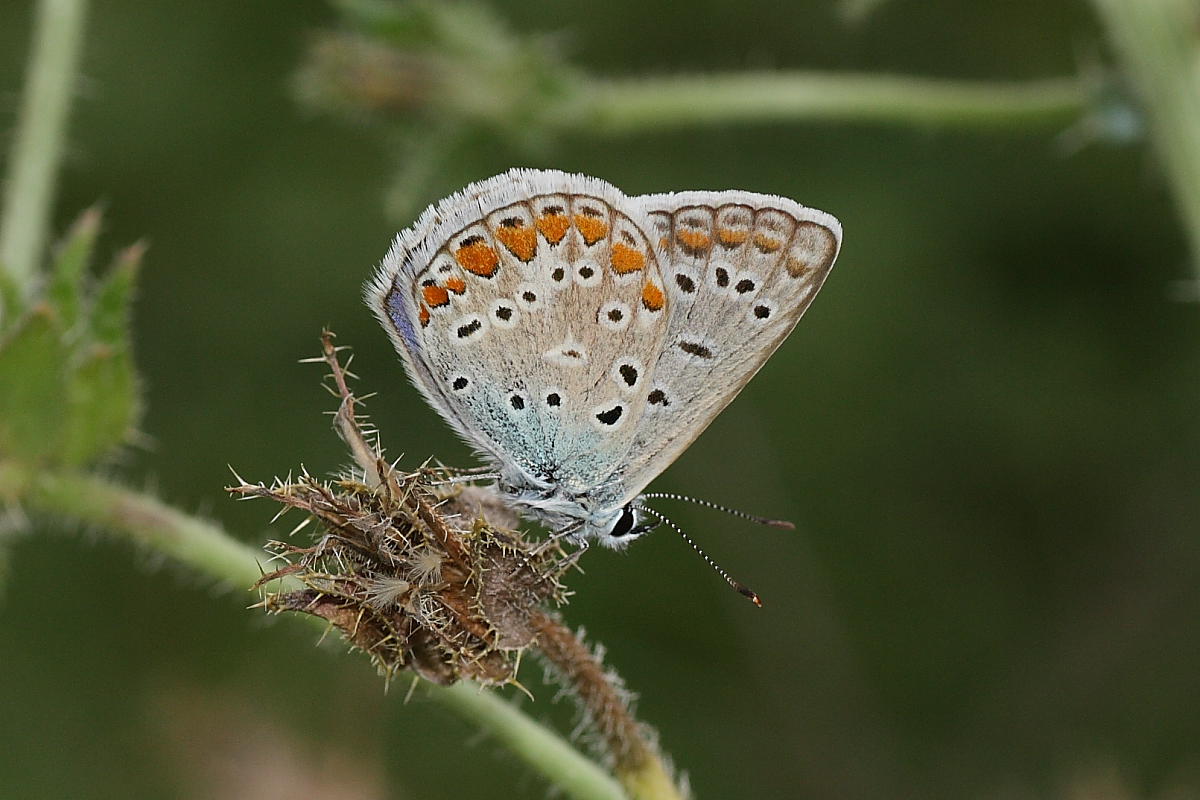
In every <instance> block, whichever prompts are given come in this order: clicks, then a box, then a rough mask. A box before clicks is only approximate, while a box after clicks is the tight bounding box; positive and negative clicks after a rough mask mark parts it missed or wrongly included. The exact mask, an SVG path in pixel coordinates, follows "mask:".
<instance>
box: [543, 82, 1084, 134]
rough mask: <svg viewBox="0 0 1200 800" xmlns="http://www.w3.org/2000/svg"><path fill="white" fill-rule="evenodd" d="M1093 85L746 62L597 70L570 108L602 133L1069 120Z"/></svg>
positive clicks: (1000, 124)
mask: <svg viewBox="0 0 1200 800" xmlns="http://www.w3.org/2000/svg"><path fill="white" fill-rule="evenodd" d="M1092 94H1093V92H1092V88H1091V87H1090V86H1089V85H1088V84H1087V83H1086V82H1085V81H1084V80H1082V79H1076V78H1060V79H1052V80H1041V81H1028V82H1024V83H997V82H969V81H945V80H927V79H921V78H911V77H900V76H872V75H837V74H822V73H810V72H790V73H789V72H759V73H754V72H747V73H739V74H736V75H708V76H702V75H695V76H678V77H669V78H641V79H635V80H620V81H603V80H594V81H591V82H590V84H589V86H588V87H587V89H586V90H585V91H584V92H583V93H582V94H581V96H580V97H579V98H578V100H577V105H576V106H575V108H574V111H573V112H572V114H571V116H572V118H573V120H572V121H574V122H576V123H577V124H580V125H582V126H584V127H587V128H588V129H590V130H597V131H598V132H601V133H627V132H634V131H641V130H657V129H664V128H678V127H685V126H691V125H698V124H718V123H727V122H745V121H766V122H769V121H794V120H803V119H816V120H820V121H823V122H833V121H857V122H888V123H903V124H917V125H928V126H938V127H964V128H1018V127H1028V126H1031V125H1056V124H1064V123H1068V122H1070V121H1072V120H1074V119H1076V118H1078V117H1079V116H1080V115H1081V114H1082V113H1084V112H1085V111H1086V109H1087V107H1088V105H1089V102H1090V101H1091V99H1092ZM563 121H564V122H567V120H566V119H564V120H563Z"/></svg>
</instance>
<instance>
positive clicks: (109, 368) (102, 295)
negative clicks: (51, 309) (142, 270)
mask: <svg viewBox="0 0 1200 800" xmlns="http://www.w3.org/2000/svg"><path fill="white" fill-rule="evenodd" d="M144 252H145V247H144V246H143V245H140V244H135V245H133V246H132V247H129V248H126V249H125V250H124V251H122V252H121V253H119V254H118V255H117V258H116V260H115V261H114V263H113V266H112V269H110V270H109V272H108V275H106V276H105V278H104V280H103V282H101V284H100V285H99V286H98V287H96V292H95V298H94V299H93V301H92V308H91V316H90V318H89V320H88V323H87V324H88V327H87V332H86V333H87V336H86V339H85V340H83V341H80V342H79V343H78V348H79V350H78V352H77V355H76V363H75V368H74V369H73V370H72V371H71V374H70V376H69V378H68V384H67V418H66V420H65V425H64V432H63V449H62V453H61V458H62V460H63V461H64V462H65V463H67V464H70V465H72V466H80V465H83V464H87V463H89V462H91V461H95V460H96V459H98V458H100V457H102V456H103V455H104V454H105V453H107V452H108V451H109V450H111V449H112V448H114V447H117V446H119V445H120V444H121V443H122V442H124V441H125V440H126V439H127V438H128V437H129V435H130V433H132V431H133V429H134V427H135V426H136V425H137V420H138V414H139V412H140V407H141V403H140V402H139V400H140V398H139V388H138V380H137V373H136V371H135V369H134V365H133V358H132V351H133V346H132V336H131V330H130V326H131V324H132V321H131V306H132V302H133V292H134V279H135V277H136V276H137V271H138V267H139V266H140V265H141V261H142V254H143V253H144Z"/></svg>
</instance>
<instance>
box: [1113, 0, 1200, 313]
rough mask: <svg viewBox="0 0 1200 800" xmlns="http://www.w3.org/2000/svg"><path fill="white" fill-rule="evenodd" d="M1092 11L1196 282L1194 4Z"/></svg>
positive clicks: (1156, 1)
mask: <svg viewBox="0 0 1200 800" xmlns="http://www.w3.org/2000/svg"><path fill="white" fill-rule="evenodd" d="M1093 5H1094V6H1095V7H1096V13H1097V14H1098V15H1099V17H1100V19H1101V20H1102V21H1103V22H1104V25H1105V27H1106V28H1107V29H1108V35H1109V38H1111V39H1112V41H1113V44H1114V45H1115V47H1116V50H1117V54H1118V55H1119V56H1120V58H1121V60H1122V62H1123V63H1124V65H1125V69H1126V71H1127V74H1128V76H1129V78H1130V80H1131V82H1132V83H1133V85H1134V87H1135V88H1136V89H1137V92H1138V95H1139V98H1140V100H1141V102H1142V107H1143V109H1144V110H1145V113H1146V118H1147V122H1148V125H1149V133H1150V138H1151V141H1152V142H1153V143H1154V146H1155V148H1156V150H1157V152H1158V156H1159V158H1160V159H1162V166H1163V171H1164V172H1165V174H1166V177H1167V180H1168V181H1169V182H1170V185H1171V190H1172V192H1173V193H1174V195H1175V203H1176V205H1177V206H1178V208H1179V215H1180V216H1181V217H1182V219H1183V224H1184V228H1185V230H1186V232H1187V236H1188V241H1189V244H1190V246H1191V250H1192V268H1193V270H1194V274H1195V278H1196V280H1197V281H1200V27H1198V26H1200V4H1197V3H1196V2H1195V0H1093ZM1191 294H1192V295H1193V296H1200V293H1197V292H1195V291H1194V292H1192V293H1191Z"/></svg>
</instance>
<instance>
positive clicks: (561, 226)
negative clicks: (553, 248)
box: [537, 214, 571, 244]
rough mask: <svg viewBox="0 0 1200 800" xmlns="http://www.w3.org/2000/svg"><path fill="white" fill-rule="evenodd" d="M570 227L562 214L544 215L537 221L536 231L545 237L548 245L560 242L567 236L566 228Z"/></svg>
mask: <svg viewBox="0 0 1200 800" xmlns="http://www.w3.org/2000/svg"><path fill="white" fill-rule="evenodd" d="M570 227H571V223H570V221H568V220H567V217H566V215H564V214H545V215H543V216H540V217H538V219H537V229H538V230H539V231H541V232H542V236H545V237H546V241H547V242H549V243H550V244H558V243H559V242H561V241H562V239H563V237H564V236H566V235H567V228H570Z"/></svg>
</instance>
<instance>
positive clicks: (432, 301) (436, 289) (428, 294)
mask: <svg viewBox="0 0 1200 800" xmlns="http://www.w3.org/2000/svg"><path fill="white" fill-rule="evenodd" d="M421 296H422V297H424V298H425V302H426V303H428V304H429V305H430V306H431V307H433V308H438V307H440V306H444V305H446V304H448V303H449V302H450V293H449V292H447V291H446V290H445V289H443V288H442V287H441V286H426V287H425V288H424V289H422V290H421Z"/></svg>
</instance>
